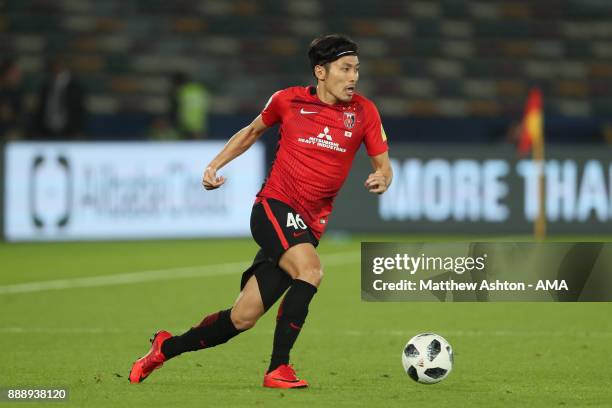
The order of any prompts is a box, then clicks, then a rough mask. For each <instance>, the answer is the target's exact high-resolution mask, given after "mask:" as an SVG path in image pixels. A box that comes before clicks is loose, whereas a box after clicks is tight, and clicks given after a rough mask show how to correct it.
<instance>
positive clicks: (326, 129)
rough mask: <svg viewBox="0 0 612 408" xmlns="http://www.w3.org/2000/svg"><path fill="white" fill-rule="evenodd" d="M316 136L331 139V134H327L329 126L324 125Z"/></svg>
mask: <svg viewBox="0 0 612 408" xmlns="http://www.w3.org/2000/svg"><path fill="white" fill-rule="evenodd" d="M317 137H318V138H319V139H323V138H325V139H327V140H332V137H331V135H330V134H329V128H328V127H327V126H325V129H323V133H319V134H318V135H317Z"/></svg>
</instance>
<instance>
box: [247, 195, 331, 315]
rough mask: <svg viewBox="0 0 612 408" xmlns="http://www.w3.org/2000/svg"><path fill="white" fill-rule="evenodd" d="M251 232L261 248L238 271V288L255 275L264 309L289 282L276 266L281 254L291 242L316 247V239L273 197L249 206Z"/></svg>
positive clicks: (286, 275)
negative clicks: (239, 278) (242, 270)
mask: <svg viewBox="0 0 612 408" xmlns="http://www.w3.org/2000/svg"><path fill="white" fill-rule="evenodd" d="M251 234H252V235H253V238H254V239H255V241H256V242H257V243H258V244H259V246H260V247H261V249H260V250H259V252H257V255H255V259H253V264H252V265H251V266H250V267H249V269H247V270H246V271H245V272H244V273H243V274H242V279H241V280H240V290H242V289H244V285H246V284H247V282H248V280H249V278H250V277H251V276H253V275H255V278H256V279H257V285H258V286H259V292H260V293H261V299H262V301H263V304H264V309H265V310H268V309H269V308H270V307H272V305H273V304H274V303H275V302H276V301H277V300H278V299H279V298H280V297H281V296H282V295H283V293H284V292H285V290H287V288H288V287H289V286H290V285H291V283H292V282H293V279H292V278H291V276H289V274H288V273H287V272H285V271H283V270H282V269H281V268H280V267H279V266H278V260H279V259H280V257H281V255H282V254H283V253H284V252H285V251H286V250H287V249H289V248H291V247H292V246H294V245H297V244H301V243H311V244H312V245H314V246H315V247H316V246H318V245H319V241H318V240H317V239H316V238H315V236H314V234H313V233H312V231H310V229H309V228H308V227H307V226H306V225H305V224H304V222H303V221H302V217H301V216H299V215H298V213H297V212H296V211H295V210H293V209H292V208H291V207H289V206H288V205H287V204H285V203H283V202H281V201H278V200H273V199H262V200H261V201H260V202H257V203H256V204H255V205H254V206H253V211H252V212H251Z"/></svg>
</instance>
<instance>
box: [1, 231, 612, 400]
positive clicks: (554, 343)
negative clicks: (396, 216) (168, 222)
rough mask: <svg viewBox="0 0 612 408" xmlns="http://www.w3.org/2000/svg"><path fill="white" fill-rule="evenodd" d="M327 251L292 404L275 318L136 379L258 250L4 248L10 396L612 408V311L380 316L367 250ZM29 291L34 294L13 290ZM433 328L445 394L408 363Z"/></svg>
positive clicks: (492, 307) (217, 245)
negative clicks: (163, 340)
mask: <svg viewBox="0 0 612 408" xmlns="http://www.w3.org/2000/svg"><path fill="white" fill-rule="evenodd" d="M362 238H364V239H367V240H374V239H379V238H384V237H362ZM394 239H395V240H401V237H400V238H399V239H398V237H387V240H394ZM450 239H452V238H450ZM413 240H415V239H414V238H413ZM416 240H428V238H427V237H425V238H423V237H419V238H417V239H416ZM319 248H320V253H321V254H322V260H323V263H324V267H325V278H324V281H323V284H322V287H321V290H320V291H319V293H318V294H317V295H316V297H315V299H314V301H313V303H312V305H311V308H310V314H309V317H308V320H307V322H306V324H305V326H304V330H303V332H302V335H301V336H300V338H299V339H298V342H297V344H296V347H295V348H294V351H293V353H292V362H293V363H294V364H295V366H296V369H297V371H298V375H300V376H301V377H303V378H305V379H307V380H308V381H310V383H311V387H310V388H308V389H303V390H289V391H279V390H270V389H264V388H262V387H261V382H262V378H263V372H264V370H265V369H266V367H267V363H268V358H269V354H270V349H271V343H272V332H273V328H274V326H273V324H274V318H275V315H276V307H275V308H274V309H272V310H271V311H270V312H269V313H268V315H266V316H264V318H263V319H262V320H261V321H260V322H259V324H258V325H257V326H256V327H255V328H254V329H252V330H250V331H248V332H246V333H244V334H242V335H240V336H238V337H237V338H235V339H234V340H232V341H231V342H229V343H227V344H225V345H222V346H219V347H217V348H214V349H208V350H203V351H199V352H196V353H187V354H185V355H183V356H180V357H178V358H176V359H175V360H171V361H169V362H168V363H167V364H166V365H165V366H164V367H163V368H162V369H161V370H159V371H156V372H155V373H154V374H152V376H151V377H149V378H148V379H147V380H146V381H145V382H144V383H142V384H138V385H132V384H129V383H128V380H127V376H128V371H129V368H130V366H131V363H132V362H133V361H134V360H135V359H136V358H137V357H139V356H141V355H143V354H144V353H145V352H146V351H147V349H148V346H149V343H148V338H149V337H150V335H151V334H152V333H153V332H154V331H156V330H158V329H161V328H164V329H167V330H170V331H172V332H173V333H180V332H182V331H184V330H185V329H186V328H188V327H190V326H191V325H194V324H196V323H197V322H199V321H200V319H201V318H202V317H203V316H204V315H205V314H207V313H209V312H213V311H217V310H220V309H221V308H226V307H228V306H229V305H231V303H232V302H233V300H234V299H235V297H236V295H237V293H238V285H239V280H240V274H241V272H242V267H241V264H240V262H243V263H244V265H246V264H247V263H248V262H249V261H250V260H251V259H252V257H253V255H254V253H255V250H256V247H255V245H254V243H252V241H250V240H246V239H244V240H191V241H150V242H112V243H111V242H103V243H99V242H98V243H57V244H0V271H1V272H0V310H1V313H0V387H33V386H35V387H41V386H44V387H54V386H56V387H68V388H69V389H70V398H69V402H67V403H66V404H68V405H70V406H87V407H98V406H99V407H136V406H147V407H154V406H160V407H161V406H163V407H178V406H183V407H191V406H193V407H202V406H215V407H217V406H219V407H230V406H262V407H263V406H266V407H267V406H271V405H272V406H291V407H293V406H304V407H319V406H333V407H356V406H365V407H396V406H397V407H419V406H424V407H425V406H426V407H457V406H463V407H507V406H513V407H610V406H611V404H612V387H611V386H610V384H612V353H611V347H612V346H611V345H612V341H611V340H612V319H611V318H610V316H611V315H612V303H590V304H587V303H574V304H569V303H537V304H536V303H488V304H484V303H483V304H477V303H365V302H361V300H360V279H359V259H360V258H359V239H358V238H353V239H346V240H335V239H327V240H325V239H324V240H323V242H322V243H321V246H320V247H319ZM236 262H238V264H236ZM146 271H151V272H146ZM137 272H146V273H145V274H138V273H137ZM112 275H116V276H114V277H113V276H112ZM144 276H150V277H151V280H145V279H146V278H144ZM50 280H56V281H58V282H56V284H57V286H59V287H61V288H60V289H54V288H51V287H50V285H49V284H48V282H47V283H43V284H41V283H40V282H42V281H50ZM17 284H30V286H20V287H21V288H22V289H23V290H22V291H21V292H19V293H6V287H7V286H8V285H17ZM66 286H72V287H68V288H67V287H66ZM12 287H14V286H12ZM3 288H4V289H3ZM3 290H4V293H2V291H3ZM424 331H433V332H436V333H439V334H441V335H443V336H444V337H446V339H447V340H449V342H450V343H451V344H452V346H453V347H454V350H455V367H454V370H453V372H452V373H451V375H450V376H449V378H448V379H446V380H445V381H443V382H442V383H439V384H436V385H430V386H426V385H420V384H416V383H413V382H412V381H411V380H410V379H409V378H408V376H407V375H406V374H405V373H404V372H403V369H402V365H401V359H400V355H401V350H402V347H403V346H404V344H405V342H406V341H407V340H408V339H409V338H410V337H412V336H413V335H414V334H417V333H419V332H424ZM0 405H1V404H0ZM8 405H9V404H7V406H8ZM62 405H64V403H59V404H58V406H62ZM18 406H21V407H26V406H40V405H39V404H38V403H33V404H25V403H20V404H19V405H18Z"/></svg>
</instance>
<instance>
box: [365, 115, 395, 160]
mask: <svg viewBox="0 0 612 408" xmlns="http://www.w3.org/2000/svg"><path fill="white" fill-rule="evenodd" d="M366 114H367V119H366V126H365V135H364V138H363V143H364V144H365V146H366V150H367V152H368V156H370V157H373V156H378V155H379V154H382V153H384V152H386V151H388V150H389V146H388V145H387V135H386V134H385V129H384V128H383V126H382V123H381V121H380V114H379V113H378V109H376V106H375V105H374V104H373V103H369V104H368V106H366Z"/></svg>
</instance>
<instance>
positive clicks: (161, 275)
mask: <svg viewBox="0 0 612 408" xmlns="http://www.w3.org/2000/svg"><path fill="white" fill-rule="evenodd" d="M321 258H322V260H321V261H322V263H323V266H324V267H325V265H331V266H334V265H345V264H351V263H359V262H360V259H361V258H360V253H359V252H358V251H351V252H340V253H337V254H331V255H322V256H321ZM249 264H250V261H242V262H229V263H221V264H214V265H202V266H190V267H185V268H169V269H157V270H150V271H141V272H128V273H120V274H116V275H104V276H91V277H86V278H72V279H58V280H47V281H37V282H28V283H18V284H13V285H5V286H0V295H8V294H17V293H32V292H42V291H47V290H60V289H72V288H93V287H100V286H112V285H126V284H130V283H141V282H151V281H161V280H175V279H187V278H203V277H210V276H220V275H230V274H236V275H238V274H241V273H242V272H243V271H244V270H245V269H246V268H247V267H248V266H249Z"/></svg>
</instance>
